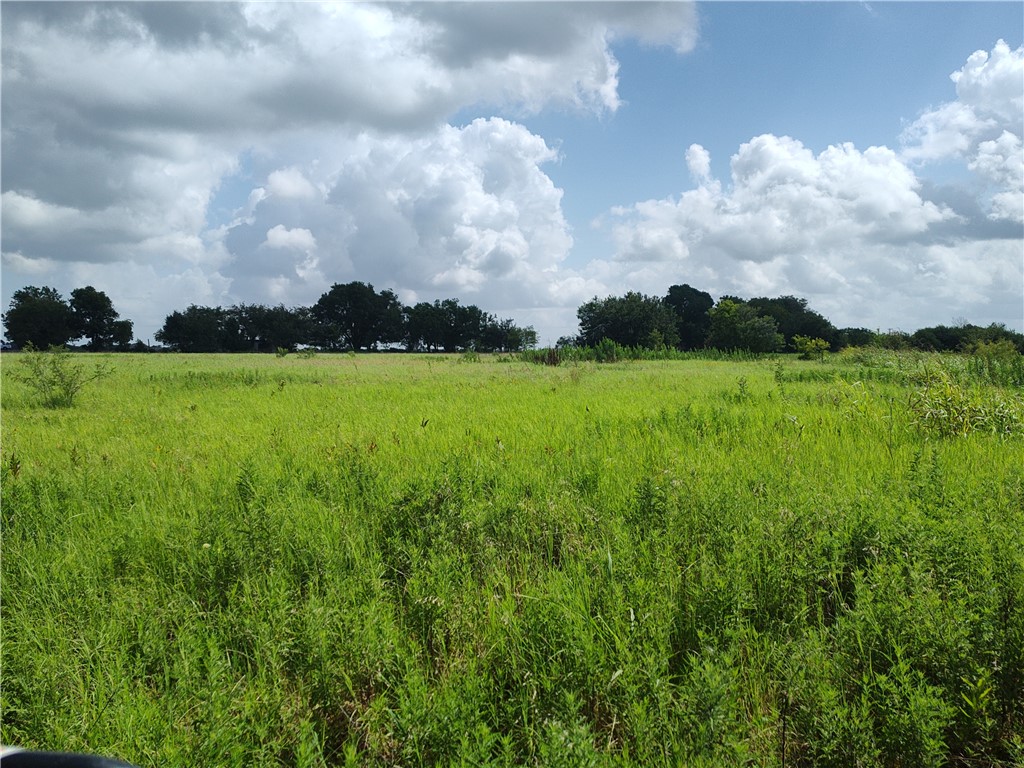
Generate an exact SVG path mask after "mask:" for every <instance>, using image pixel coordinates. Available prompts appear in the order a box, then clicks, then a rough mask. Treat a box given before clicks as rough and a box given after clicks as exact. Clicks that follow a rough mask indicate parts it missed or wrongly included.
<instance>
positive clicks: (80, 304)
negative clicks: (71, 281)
mask: <svg viewBox="0 0 1024 768" xmlns="http://www.w3.org/2000/svg"><path fill="white" fill-rule="evenodd" d="M71 312H72V314H73V316H74V319H73V323H74V332H75V335H76V337H85V338H87V339H88V340H89V345H88V346H89V349H90V350H92V351H93V352H99V351H100V350H104V349H110V348H111V347H112V346H113V345H114V344H121V345H126V344H129V343H131V340H132V339H131V335H132V324H131V321H130V320H118V318H119V317H120V315H119V314H118V312H117V310H115V309H114V303H113V302H112V301H111V300H110V297H109V296H107V294H106V293H104V292H103V291H98V290H96V289H95V288H93V287H92V286H91V285H87V286H85V287H84V288H75V290H73V291H72V292H71ZM126 323H127V325H126ZM125 334H127V336H128V338H127V339H125V338H124V337H125Z"/></svg>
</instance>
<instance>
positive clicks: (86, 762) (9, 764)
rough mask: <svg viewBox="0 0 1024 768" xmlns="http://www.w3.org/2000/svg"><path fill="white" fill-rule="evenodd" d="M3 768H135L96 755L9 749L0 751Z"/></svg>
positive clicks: (5, 748) (0, 761)
mask: <svg viewBox="0 0 1024 768" xmlns="http://www.w3.org/2000/svg"><path fill="white" fill-rule="evenodd" d="M0 765H3V768H135V766H133V765H131V764H130V763H124V762H121V761H120V760H112V759H110V758H109V757H97V756H96V755H75V754H71V753H70V752H28V751H23V750H20V749H14V748H11V747H4V748H3V749H2V750H0Z"/></svg>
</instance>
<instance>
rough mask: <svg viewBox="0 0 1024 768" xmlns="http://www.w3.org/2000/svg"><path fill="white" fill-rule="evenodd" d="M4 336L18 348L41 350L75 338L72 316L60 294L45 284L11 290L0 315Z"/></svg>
mask: <svg viewBox="0 0 1024 768" xmlns="http://www.w3.org/2000/svg"><path fill="white" fill-rule="evenodd" d="M3 323H4V327H5V328H6V329H7V338H8V339H9V340H10V341H12V342H14V343H15V344H17V345H18V346H19V347H21V346H24V345H26V344H30V343H31V344H33V345H34V346H36V347H38V348H40V349H46V348H47V347H51V346H61V345H64V344H67V343H68V342H69V341H70V340H71V339H74V338H77V337H78V334H77V333H76V331H75V316H74V313H73V312H72V311H71V307H70V306H68V304H67V302H65V301H64V298H63V297H62V296H61V295H60V293H59V292H58V291H57V290H56V289H54V288H50V287H48V286H43V287H42V288H37V287H36V286H34V285H29V286H26V287H25V288H21V289H20V290H17V291H15V292H14V295H13V296H12V297H11V303H10V305H9V306H8V308H7V311H6V312H5V313H4V314H3Z"/></svg>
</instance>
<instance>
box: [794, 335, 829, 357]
mask: <svg viewBox="0 0 1024 768" xmlns="http://www.w3.org/2000/svg"><path fill="white" fill-rule="evenodd" d="M793 346H795V347H796V351H797V352H799V353H800V359H801V360H810V359H812V358H817V359H818V360H824V359H825V353H826V352H828V349H829V343H828V342H827V341H825V340H824V339H812V338H810V337H809V336H794V337H793Z"/></svg>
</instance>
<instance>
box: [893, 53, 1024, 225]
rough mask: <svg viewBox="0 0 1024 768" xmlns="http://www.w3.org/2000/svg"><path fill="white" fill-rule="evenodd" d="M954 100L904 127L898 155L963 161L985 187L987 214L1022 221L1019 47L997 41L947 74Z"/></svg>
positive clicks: (1023, 125)
mask: <svg viewBox="0 0 1024 768" xmlns="http://www.w3.org/2000/svg"><path fill="white" fill-rule="evenodd" d="M950 79H951V80H952V81H953V82H954V83H955V84H956V96H957V98H956V99H955V100H954V101H950V102H947V103H945V104H942V105H940V106H939V107H937V108H935V109H931V110H928V111H926V112H924V113H923V114H922V115H921V116H920V117H918V118H917V120H915V121H914V122H913V123H911V124H910V125H909V126H907V128H906V129H905V130H904V132H903V136H902V143H903V149H902V156H903V157H904V158H906V159H907V160H909V161H913V162H917V163H919V164H925V163H928V162H935V161H943V160H949V159H955V160H966V161H967V167H968V168H969V169H970V170H971V171H974V172H975V173H976V174H977V176H978V178H979V180H980V181H981V182H982V183H983V184H984V185H985V186H986V188H987V191H988V194H989V218H991V219H996V220H1000V219H1002V220H1008V221H1012V222H1016V223H1018V224H1019V223H1024V151H1022V148H1021V141H1022V136H1024V87H1022V86H1024V46H1022V47H1020V48H1017V49H1016V50H1011V49H1010V47H1009V46H1008V45H1007V44H1006V43H1005V42H1004V41H1002V40H999V41H998V42H997V43H996V44H995V46H994V47H993V48H992V51H991V52H986V51H975V52H974V53H973V54H971V56H970V57H969V58H968V59H967V63H966V64H965V65H964V66H963V68H962V69H959V70H957V71H956V72H954V73H952V74H951V75H950Z"/></svg>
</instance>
